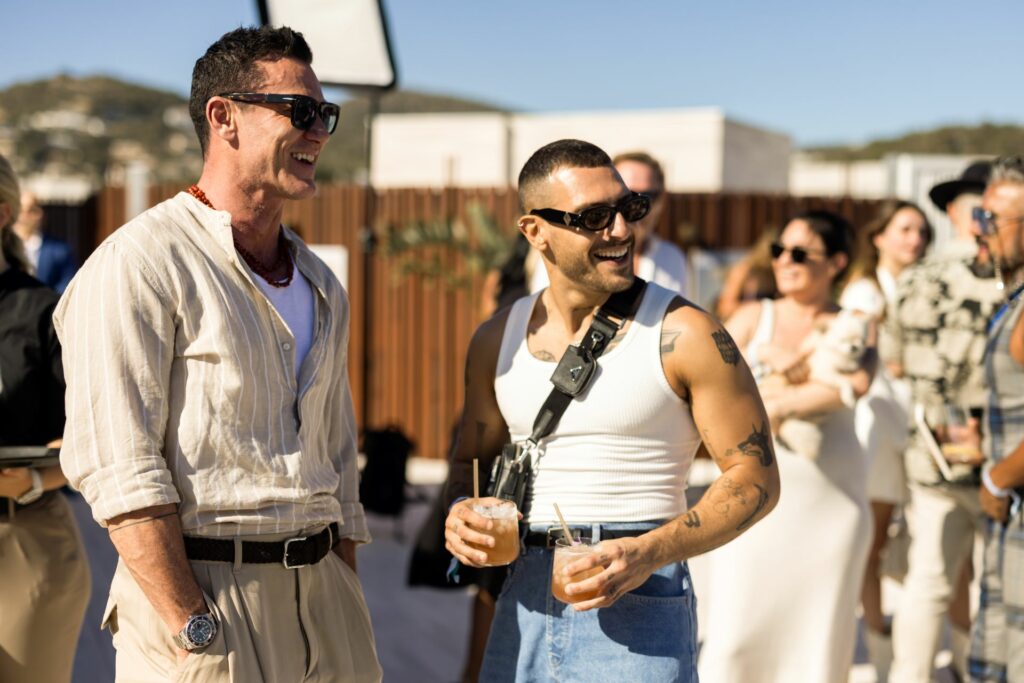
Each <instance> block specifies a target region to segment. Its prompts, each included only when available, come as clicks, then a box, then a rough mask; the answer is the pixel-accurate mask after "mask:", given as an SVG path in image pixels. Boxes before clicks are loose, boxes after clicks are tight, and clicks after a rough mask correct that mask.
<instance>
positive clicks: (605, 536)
mask: <svg viewBox="0 0 1024 683" xmlns="http://www.w3.org/2000/svg"><path fill="white" fill-rule="evenodd" d="M569 531H570V532H572V536H573V538H590V536H591V534H593V533H594V528H593V527H592V526H570V527H569ZM648 531H651V529H603V528H602V529H601V540H602V541H608V540H611V539H613V538H632V537H634V536H641V535H643V534H646V533H647V532H648ZM560 538H565V532H564V531H562V527H560V526H553V527H551V528H549V529H548V530H547V531H528V532H526V536H524V537H523V544H524V545H527V546H532V547H536V548H554V547H555V541H557V540H558V539H560Z"/></svg>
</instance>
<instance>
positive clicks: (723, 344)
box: [711, 328, 740, 365]
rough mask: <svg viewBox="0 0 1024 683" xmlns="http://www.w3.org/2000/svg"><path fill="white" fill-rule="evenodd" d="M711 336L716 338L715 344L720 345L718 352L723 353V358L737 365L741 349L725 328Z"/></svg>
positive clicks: (730, 363)
mask: <svg viewBox="0 0 1024 683" xmlns="http://www.w3.org/2000/svg"><path fill="white" fill-rule="evenodd" d="M711 338H712V339H714V340H715V346H717V347H718V353H720V354H721V356H722V360H724V361H725V362H726V363H728V364H729V365H736V364H738V363H739V362H740V350H739V349H738V348H737V347H736V342H734V341H733V340H732V337H731V336H729V333H728V332H726V331H725V329H724V328H722V329H719V330H716V331H714V332H712V333H711Z"/></svg>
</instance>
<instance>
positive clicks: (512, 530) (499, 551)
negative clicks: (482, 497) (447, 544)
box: [466, 499, 519, 567]
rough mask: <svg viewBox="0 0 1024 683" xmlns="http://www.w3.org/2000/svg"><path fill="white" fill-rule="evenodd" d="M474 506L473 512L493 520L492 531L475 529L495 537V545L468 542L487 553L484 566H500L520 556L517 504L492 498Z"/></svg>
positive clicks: (469, 544)
mask: <svg viewBox="0 0 1024 683" xmlns="http://www.w3.org/2000/svg"><path fill="white" fill-rule="evenodd" d="M472 508H473V512H475V513H477V514H478V515H480V516H482V517H486V518H487V519H489V520H491V522H492V528H491V529H490V531H488V530H486V529H474V531H478V532H480V533H482V534H486V535H488V536H491V537H492V538H494V547H488V546H486V545H478V544H476V543H469V542H467V543H466V545H468V546H469V547H471V548H474V549H476V550H480V551H482V552H484V553H486V555H487V561H486V562H484V565H483V566H485V567H500V566H502V565H506V564H509V563H511V562H513V561H514V560H515V559H516V558H517V557H519V510H517V509H516V504H515V503H513V502H512V501H510V500H502V501H497V502H495V501H494V500H493V499H492V500H491V501H489V502H486V503H483V502H474V503H473V505H472Z"/></svg>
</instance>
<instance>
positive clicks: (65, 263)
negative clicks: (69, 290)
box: [14, 192, 78, 292]
mask: <svg viewBox="0 0 1024 683" xmlns="http://www.w3.org/2000/svg"><path fill="white" fill-rule="evenodd" d="M14 232H16V233H17V234H18V237H20V238H21V241H22V243H23V244H24V245H25V253H26V255H27V256H28V260H29V262H31V263H32V266H33V267H34V268H35V271H36V272H35V276H36V278H37V279H39V280H41V281H42V282H44V283H45V284H46V285H48V286H50V287H52V288H53V289H55V290H57V291H58V292H63V291H64V289H65V288H66V287H67V286H68V283H69V282H71V278H72V277H73V276H74V274H75V271H76V270H78V265H77V264H76V263H75V255H74V254H73V253H72V252H71V247H70V246H69V245H68V243H67V242H64V241H62V240H59V239H57V238H55V237H50V236H48V235H44V234H43V207H41V206H40V205H39V200H38V199H37V198H36V196H35V195H34V194H32V193H31V192H22V193H21V214H20V215H19V217H18V221H17V222H16V223H15V224H14Z"/></svg>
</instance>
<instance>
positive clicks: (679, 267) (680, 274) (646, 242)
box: [530, 152, 687, 297]
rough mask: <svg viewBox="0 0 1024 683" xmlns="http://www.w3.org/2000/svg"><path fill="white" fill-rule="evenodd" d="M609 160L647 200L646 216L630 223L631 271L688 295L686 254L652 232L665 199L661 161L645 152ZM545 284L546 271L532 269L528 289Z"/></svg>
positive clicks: (621, 155) (546, 284) (630, 186)
mask: <svg viewBox="0 0 1024 683" xmlns="http://www.w3.org/2000/svg"><path fill="white" fill-rule="evenodd" d="M612 163H614V164H615V170H616V171H618V172H619V176H620V177H621V178H622V181H623V182H624V183H626V187H628V188H629V189H630V190H632V191H633V192H636V193H638V194H642V195H646V196H647V197H648V198H649V199H650V209H649V210H648V212H647V215H646V216H644V217H643V218H641V219H639V220H637V221H634V222H633V244H634V247H633V271H634V272H635V273H636V275H637V277H641V278H643V279H644V280H647V281H648V282H653V283H655V284H659V285H661V286H662V287H665V288H666V289H670V290H672V291H673V292H678V293H679V294H680V295H682V296H684V297H685V296H687V291H686V290H687V286H686V283H687V273H686V255H685V254H683V250H682V249H680V248H679V247H677V246H676V245H675V244H673V243H672V242H668V241H666V240H663V239H661V238H660V237H658V235H657V233H656V232H655V230H656V228H657V226H658V222H659V221H660V220H661V215H662V214H663V213H664V211H665V206H666V204H667V202H668V199H667V194H666V192H665V173H664V171H662V168H661V164H660V163H658V161H657V159H655V158H654V157H652V156H651V155H650V154H648V153H647V152H627V153H625V154H619V155H618V156H616V157H615V158H614V159H612ZM548 284H549V282H548V276H547V270H546V269H544V268H540V267H538V268H535V269H534V271H533V275H532V277H531V281H530V291H531V292H536V291H539V290H541V289H543V288H544V287H547V286H548Z"/></svg>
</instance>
